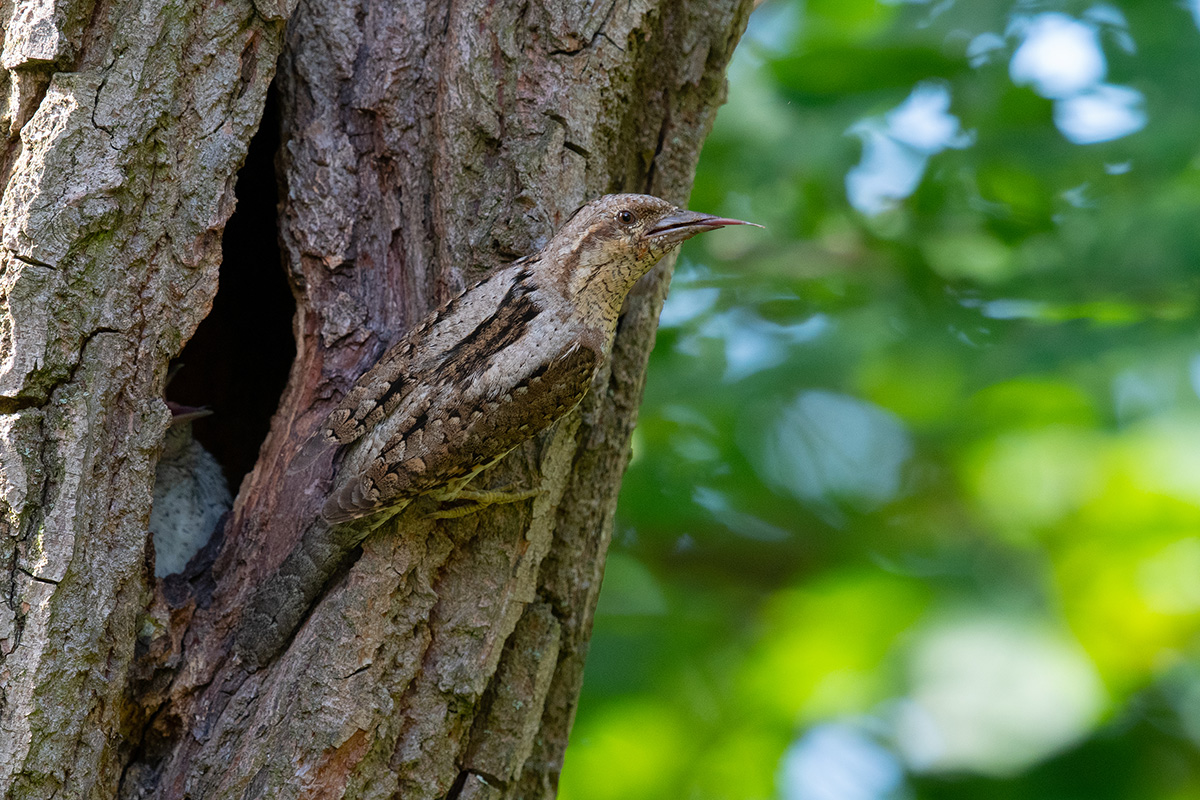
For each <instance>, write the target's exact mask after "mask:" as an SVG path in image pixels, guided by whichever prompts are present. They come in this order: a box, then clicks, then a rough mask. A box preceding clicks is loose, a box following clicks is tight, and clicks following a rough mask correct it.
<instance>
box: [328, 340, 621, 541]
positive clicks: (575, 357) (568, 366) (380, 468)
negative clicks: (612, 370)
mask: <svg viewBox="0 0 1200 800" xmlns="http://www.w3.org/2000/svg"><path fill="white" fill-rule="evenodd" d="M492 335H497V332H496V331H493V333H492ZM473 357H474V351H471V350H465V349H464V350H461V351H459V352H458V353H457V354H456V357H455V359H454V360H453V361H448V362H447V364H446V368H447V371H448V372H450V373H451V374H453V373H454V372H456V371H458V370H461V369H462V368H463V367H464V366H466V365H467V362H469V361H470V360H471V359H472V358H473ZM601 358H602V354H601V353H600V352H599V351H598V350H596V349H593V348H591V347H587V346H584V345H580V344H578V343H571V344H569V345H567V346H565V347H563V348H562V349H561V351H560V352H559V353H558V354H557V355H555V356H554V357H552V358H550V359H549V360H542V359H538V360H537V361H536V362H535V361H533V360H530V361H528V362H527V364H528V368H527V369H523V370H521V373H520V374H514V375H512V376H511V378H510V379H509V380H508V381H507V382H506V385H505V386H504V387H503V388H492V389H489V388H488V387H487V386H483V387H478V386H473V385H471V384H470V383H468V384H467V385H464V384H462V383H454V384H446V385H444V389H445V390H444V391H441V392H439V393H437V394H435V395H431V396H430V397H428V398H427V399H424V400H423V401H422V402H420V403H417V404H414V405H413V406H412V408H410V409H406V413H405V418H404V420H403V421H401V422H400V424H399V426H398V427H397V428H396V430H395V432H394V434H393V435H392V436H391V438H390V439H389V440H388V441H387V443H386V444H384V445H383V447H382V448H380V450H379V451H378V453H377V454H375V455H374V457H372V458H371V459H370V461H369V462H368V463H367V464H366V465H365V469H363V470H362V472H360V473H357V474H354V475H348V476H346V479H345V480H342V481H339V487H338V489H336V490H335V491H334V492H333V494H332V495H331V496H330V498H329V501H328V502H327V503H326V505H325V509H324V512H323V513H324V516H325V519H326V520H328V521H329V522H335V523H336V522H344V521H347V520H351V519H354V518H356V517H362V516H366V515H367V514H371V513H373V512H375V511H377V510H379V509H381V508H384V507H387V506H390V505H398V504H399V503H400V502H401V501H403V500H406V499H411V498H413V497H416V496H417V495H420V494H423V493H425V492H428V491H431V490H433V489H436V488H438V487H440V486H445V485H447V484H449V483H451V482H453V481H455V480H458V479H462V478H466V477H467V476H469V475H471V474H472V473H474V472H475V471H477V470H478V469H480V468H482V467H485V466H487V465H489V464H491V463H493V462H494V461H496V460H498V459H499V458H501V457H502V456H504V455H505V454H506V453H508V452H509V451H510V450H512V449H513V448H514V447H516V446H517V445H519V444H520V443H521V442H523V441H525V440H527V439H530V438H532V437H533V436H534V435H536V434H537V433H539V432H540V431H542V430H545V429H546V428H548V427H549V426H550V425H551V424H552V423H553V422H555V421H556V420H557V419H558V418H559V417H561V416H563V415H564V414H566V413H567V412H568V411H570V410H571V409H572V408H574V407H575V406H576V405H577V404H578V403H579V401H580V400H581V399H582V398H583V396H584V395H585V394H586V393H587V390H588V387H589V386H590V385H591V382H592V378H593V376H594V375H595V373H596V368H597V367H598V366H599V364H600V360H601Z"/></svg>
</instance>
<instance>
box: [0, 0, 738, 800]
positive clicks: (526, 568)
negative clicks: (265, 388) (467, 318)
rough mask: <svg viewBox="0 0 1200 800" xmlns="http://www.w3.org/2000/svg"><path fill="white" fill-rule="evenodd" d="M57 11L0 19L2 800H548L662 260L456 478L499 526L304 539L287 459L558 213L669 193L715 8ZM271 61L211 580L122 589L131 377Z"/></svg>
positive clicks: (705, 68) (152, 424)
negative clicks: (278, 387) (274, 285)
mask: <svg viewBox="0 0 1200 800" xmlns="http://www.w3.org/2000/svg"><path fill="white" fill-rule="evenodd" d="M85 5H86V4H84V3H81V2H79V0H76V2H73V3H62V4H60V5H52V4H49V3H47V4H44V6H45V8H44V10H36V11H34V10H30V8H32V6H31V7H30V8H25V7H21V8H15V7H12V6H9V5H7V4H0V19H7V20H8V23H7V25H8V27H7V28H6V39H5V47H4V52H3V66H4V67H5V69H6V70H7V72H6V73H5V78H4V79H5V80H7V81H8V86H9V104H8V107H7V109H8V110H7V115H6V116H4V117H3V119H0V123H3V124H4V125H6V126H7V130H8V131H9V132H10V139H9V141H8V148H7V150H6V159H5V161H4V169H5V174H4V176H5V177H6V178H7V181H6V185H5V191H4V195H3V201H2V205H0V213H3V219H4V223H5V227H4V231H3V252H2V253H0V259H2V260H0V270H3V272H2V273H0V412H4V413H3V415H2V416H0V481H2V482H0V503H2V504H3V508H0V512H3V513H2V517H3V519H2V521H0V527H2V528H3V532H4V534H5V535H4V536H3V537H2V538H0V556H3V563H4V564H5V566H6V570H5V572H4V573H3V575H0V580H3V581H4V587H3V588H4V602H2V603H0V659H2V660H0V789H3V790H6V791H5V793H4V794H3V796H4V797H8V798H18V797H19V798H26V797H29V798H33V797H36V798H42V797H46V798H50V797H72V798H74V797H95V798H113V797H116V796H118V795H120V796H123V797H157V798H182V797H194V798H201V797H202V798H226V797H229V798H242V797H246V798H249V797H268V796H269V797H330V798H334V797H354V798H370V797H381V798H382V797H395V796H403V797H429V798H435V797H447V796H456V797H487V798H499V797H552V796H553V794H554V791H555V787H556V784H557V776H558V773H559V770H560V769H561V766H562V759H563V753H564V750H565V747H566V739H567V733H568V731H569V729H570V725H571V720H572V717H573V714H574V708H575V702H576V698H577V696H578V691H579V686H580V682H581V680H582V672H583V662H584V658H585V656H586V649H587V641H588V637H589V634H590V628H591V614H592V610H593V608H594V605H595V600H596V595H597V592H598V591H599V586H600V578H601V575H602V571H603V561H604V553H605V550H606V548H607V544H608V540H609V535H610V526H611V518H612V512H613V509H614V507H615V503H616V494H617V489H618V487H619V482H620V476H621V473H622V471H623V469H624V466H625V461H626V458H627V452H628V443H629V436H630V433H631V431H632V427H633V424H634V421H635V418H636V409H637V405H638V402H639V400H640V396H641V389H642V381H643V375H644V371H645V363H646V357H647V355H648V352H649V349H650V346H651V344H652V341H653V334H654V327H655V321H656V319H657V315H658V310H659V308H660V306H661V301H662V298H663V296H664V294H665V290H666V284H667V281H668V276H669V267H668V266H667V265H663V266H662V267H660V268H659V269H657V270H656V271H655V272H654V273H653V274H652V275H650V276H648V278H647V280H645V281H644V282H643V283H642V284H641V285H640V286H639V287H638V289H637V290H635V293H634V295H632V296H631V298H630V301H629V303H628V305H627V308H626V312H625V314H624V316H623V318H622V323H621V327H620V330H619V332H618V338H617V342H616V346H615V348H614V356H613V361H612V364H611V368H610V369H607V370H605V371H604V373H603V374H602V376H601V377H600V379H599V380H598V381H597V383H596V385H595V386H594V387H593V390H592V392H591V393H590V394H589V396H588V397H587V399H585V401H584V404H583V405H582V406H581V408H580V409H579V410H578V411H577V412H576V413H574V414H572V415H571V416H570V417H568V418H567V419H564V420H563V421H561V422H560V423H559V425H558V426H557V428H556V429H555V430H554V431H553V432H552V433H551V434H550V435H548V436H545V437H542V438H541V439H539V440H538V441H536V442H531V443H529V445H528V446H526V447H524V448H521V449H519V450H518V451H517V452H515V453H514V454H512V455H511V456H510V457H509V458H507V459H506V460H505V461H504V462H503V463H502V464H501V465H499V466H498V467H497V468H496V469H495V470H493V471H492V472H491V473H490V474H489V475H487V476H485V478H486V479H487V480H488V481H489V482H491V483H492V484H493V485H496V486H500V485H504V484H521V485H530V484H535V485H540V486H542V487H543V488H544V489H546V490H547V491H546V492H545V494H543V495H542V496H541V497H539V498H538V499H537V500H536V501H535V502H533V503H532V504H520V505H518V506H515V507H504V508H498V509H495V510H490V511H488V512H485V513H481V514H478V515H475V516H473V517H468V518H465V519H462V520H437V521H431V520H428V519H425V518H424V517H423V516H422V513H421V512H422V507H421V506H420V505H417V506H414V507H412V509H411V510H410V511H406V512H405V513H404V514H402V515H400V516H398V517H396V518H394V519H393V520H391V521H389V522H387V523H386V524H385V525H383V526H382V527H380V528H379V529H378V530H375V531H373V532H368V531H366V530H365V529H363V528H359V529H355V528H354V527H344V528H340V529H337V530H336V531H332V532H331V531H329V530H328V529H327V528H324V527H323V526H321V525H319V524H317V523H315V522H314V521H313V520H314V515H315V511H316V509H318V508H319V506H320V503H321V500H322V497H323V493H324V492H325V490H326V489H327V488H328V484H329V478H330V472H331V466H330V461H329V458H328V457H325V458H323V459H318V460H317V461H316V462H314V463H313V464H311V465H310V464H305V465H304V466H300V465H299V464H300V462H298V461H297V459H296V455H297V453H298V452H299V450H300V449H301V447H302V445H303V444H304V442H305V441H306V439H307V438H308V436H309V435H311V433H312V432H313V431H314V430H315V428H316V426H317V425H318V424H319V423H320V421H321V419H322V416H323V412H324V411H326V410H327V409H328V408H329V406H330V404H331V402H333V401H334V400H336V398H337V397H339V396H340V395H341V393H343V392H344V391H345V389H346V388H347V386H348V385H349V383H350V382H351V381H352V380H353V379H354V377H355V376H357V375H358V374H359V373H360V372H362V371H363V370H364V369H366V367H368V366H369V365H370V363H371V362H372V360H373V359H374V358H376V357H377V356H378V354H379V353H380V352H381V351H382V350H383V348H384V347H386V345H388V344H389V343H391V342H392V341H394V340H395V339H396V338H398V336H400V335H401V334H402V333H403V332H404V331H405V330H406V328H407V327H408V326H410V325H411V324H413V323H414V322H415V321H416V320H418V319H419V318H420V316H421V315H422V314H423V313H424V312H426V311H427V310H429V309H430V308H432V307H433V306H435V305H436V304H437V303H438V302H439V301H440V300H442V299H445V298H446V297H448V296H449V295H450V294H452V293H453V292H454V291H456V290H457V289H458V288H460V287H461V286H463V285H465V284H466V283H468V282H470V281H473V280H475V279H476V278H478V277H480V276H482V275H483V274H485V273H486V271H487V270H489V269H491V268H494V267H495V266H496V265H498V264H500V263H502V262H504V261H506V260H509V259H511V258H513V257H515V256H518V255H521V254H524V253H527V252H530V251H531V250H533V249H536V247H537V246H538V245H539V244H540V243H541V242H542V241H544V239H545V238H546V237H547V236H548V235H549V234H550V233H551V232H552V231H553V230H554V228H555V227H556V226H557V225H558V224H559V223H560V222H561V221H562V220H563V219H564V218H565V216H566V215H567V214H569V213H570V211H571V210H572V209H574V208H575V207H576V206H577V205H578V204H579V203H581V202H582V201H583V200H585V199H587V198H590V197H592V196H595V195H598V194H602V193H605V192H610V191H646V192H650V193H653V194H658V195H660V196H663V197H666V198H669V199H672V200H675V201H678V202H683V201H685V200H686V198H687V194H688V190H689V186H690V181H691V176H692V174H693V171H694V168H695V162H696V159H697V156H698V153H699V148H700V144H701V142H702V140H703V138H704V136H705V134H706V133H707V131H708V128H709V126H710V125H711V121H712V118H713V115H714V113H715V110H716V107H717V105H718V104H719V102H720V100H721V99H722V94H723V87H724V79H723V73H724V68H725V65H726V63H727V61H728V58H729V56H730V55H731V52H732V49H733V46H734V43H735V42H736V39H737V36H738V35H739V34H740V32H741V29H742V26H743V24H744V22H745V17H746V15H747V14H748V12H749V3H747V2H743V1H742V0H708V2H704V3H684V2H681V1H680V0H675V1H674V2H672V1H671V0H658V1H656V0H642V1H641V2H638V1H637V0H635V1H634V2H630V3H628V4H622V3H605V2H602V3H599V4H576V3H556V2H553V0H551V2H543V3H527V2H518V1H517V0H494V2H490V3H489V2H486V1H485V0H465V1H464V0H459V1H458V2H433V3H428V4H417V3H404V4H393V3H383V2H368V0H360V2H357V3H356V2H347V0H311V1H310V2H306V3H304V4H302V5H301V7H299V8H298V9H297V10H296V11H295V13H294V14H293V16H292V19H291V20H290V22H289V23H288V25H287V29H286V32H284V30H283V25H282V23H281V21H280V20H281V19H282V18H283V17H284V16H285V15H286V14H287V12H288V9H287V8H286V7H283V6H282V5H271V4H268V3H266V2H260V3H259V4H258V5H257V8H255V7H253V6H251V5H250V3H249V2H241V3H239V2H236V0H235V1H234V2H226V3H223V4H208V3H201V2H186V0H180V2H177V3H176V4H173V5H172V4H166V3H162V2H156V0H142V2H140V3H139V2H137V0H133V2H129V3H121V2H120V0H112V1H111V2H103V0H102V2H100V3H99V4H97V5H96V6H95V7H90V6H88V7H84V6H85ZM37 13H42V14H43V15H44V16H45V18H46V20H49V22H47V23H46V24H42V25H41V27H37V25H35V23H37V20H34V21H33V22H31V21H30V20H29V17H30V15H31V14H37ZM38 24H41V23H38ZM22 26H24V27H25V28H30V29H33V28H37V30H39V31H42V32H43V33H44V32H45V31H55V32H57V33H56V36H52V37H50V38H51V39H53V41H52V42H49V43H47V41H46V40H45V36H44V35H43V34H38V36H41V37H42V38H38V36H32V35H31V36H30V37H26V39H27V40H28V41H30V42H34V44H30V45H29V46H28V47H27V48H26V50H27V52H26V51H21V50H20V42H22V41H25V39H21V38H20V37H21V35H20V33H19V31H21V30H23V27H22ZM47 26H49V27H47ZM14 31H16V32H17V33H14ZM10 43H15V44H13V45H12V47H10ZM35 45H36V46H35ZM52 45H53V46H52ZM281 47H282V52H283V58H282V60H281V61H280V65H279V75H278V86H279V97H280V112H281V114H280V116H281V119H282V145H281V148H280V150H279V154H278V158H277V166H278V170H279V179H280V184H281V194H280V197H281V203H280V235H281V240H282V242H283V249H284V261H285V266H286V269H287V270H288V273H289V276H290V279H291V281H292V284H293V288H294V292H295V295H296V299H297V318H296V323H295V334H296V351H297V352H296V359H295V362H294V364H293V366H292V372H291V376H290V380H289V383H288V387H287V389H286V391H285V392H284V395H283V397H282V398H281V400H280V404H279V408H278V411H277V413H276V415H275V418H274V420H273V422H272V427H271V432H270V434H269V435H268V437H267V440H266V442H265V443H264V444H263V446H262V449H261V451H260V454H259V459H258V462H257V464H256V466H255V468H254V470H253V471H252V472H251V473H250V475H248V476H247V478H246V480H245V481H244V482H243V483H242V486H241V489H240V491H239V493H238V497H237V500H236V502H235V506H234V510H233V512H232V513H231V515H230V517H229V519H228V520H227V522H226V524H225V526H224V529H223V537H221V538H220V539H219V540H218V541H217V542H215V543H214V545H213V546H212V548H211V549H212V551H213V557H214V558H215V560H213V559H210V561H211V568H210V569H208V568H206V569H203V570H200V569H193V570H192V571H191V573H190V574H189V580H184V579H179V578H173V579H170V580H168V581H165V582H159V583H158V584H157V585H156V584H155V582H154V579H153V577H152V572H151V571H149V570H148V569H147V566H146V551H147V546H146V534H145V525H146V519H147V516H148V513H149V503H150V493H151V482H152V480H153V475H154V460H155V458H156V454H157V448H158V445H159V442H160V440H161V436H162V433H163V431H164V429H165V426H166V421H167V414H166V410H165V407H164V405H163V402H162V400H161V394H162V390H163V387H162V381H163V377H164V375H165V370H166V365H167V361H168V360H169V359H170V358H172V357H173V356H175V355H177V354H178V352H179V349H180V348H181V346H182V344H183V343H184V341H186V339H187V338H188V337H189V336H190V335H191V333H192V332H193V331H194V330H195V327H196V325H197V324H198V323H199V321H200V319H201V318H202V317H203V315H204V314H205V313H206V311H207V309H208V307H209V305H210V303H211V300H212V296H213V293H214V291H215V288H216V278H217V269H218V264H217V260H218V255H217V253H218V252H219V251H218V247H219V235H220V230H221V228H222V226H223V224H224V222H225V220H226V219H227V217H228V215H229V213H230V211H231V205H232V203H231V192H232V180H233V175H234V171H235V169H236V167H237V166H238V164H239V163H240V161H241V159H242V158H243V157H244V155H245V151H246V146H247V142H248V140H249V137H250V135H251V134H252V132H253V129H254V127H255V125H256V124H257V120H258V118H259V115H260V113H261V110H262V104H263V98H264V95H265V91H266V86H267V83H268V82H269V80H270V78H271V74H272V67H273V62H274V59H275V56H276V54H277V53H279V52H280V48H281ZM39 48H40V49H39Z"/></svg>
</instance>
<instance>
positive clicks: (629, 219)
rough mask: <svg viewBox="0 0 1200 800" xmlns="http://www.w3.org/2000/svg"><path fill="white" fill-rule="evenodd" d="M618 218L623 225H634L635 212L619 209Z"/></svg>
mask: <svg viewBox="0 0 1200 800" xmlns="http://www.w3.org/2000/svg"><path fill="white" fill-rule="evenodd" d="M617 219H618V220H620V221H621V224H622V225H632V224H633V212H632V211H618V212H617Z"/></svg>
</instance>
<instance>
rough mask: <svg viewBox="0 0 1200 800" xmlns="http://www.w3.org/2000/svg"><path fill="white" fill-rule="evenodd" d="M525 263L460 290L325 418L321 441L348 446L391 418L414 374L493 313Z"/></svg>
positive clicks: (433, 362)
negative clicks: (382, 421) (385, 419)
mask: <svg viewBox="0 0 1200 800" xmlns="http://www.w3.org/2000/svg"><path fill="white" fill-rule="evenodd" d="M529 261H530V259H528V258H524V259H520V260H519V261H514V262H513V263H512V264H510V265H508V266H507V267H505V268H504V269H501V270H498V271H497V272H495V273H493V274H492V275H491V276H489V277H487V278H485V279H484V280H482V281H480V282H479V283H477V284H475V285H473V286H471V287H470V288H468V289H466V290H464V291H463V292H462V293H460V294H459V295H458V296H457V297H455V298H454V299H453V300H450V301H449V302H447V303H446V304H444V305H443V306H442V307H441V308H439V309H438V310H437V311H435V312H433V313H432V314H430V315H429V316H428V317H426V318H425V319H424V320H423V321H422V322H421V324H420V325H418V326H417V327H416V328H414V329H412V330H411V331H409V332H408V334H406V335H405V337H404V338H403V339H401V340H400V341H399V342H397V343H396V344H394V345H393V346H392V347H391V348H389V349H388V350H387V352H385V353H384V354H383V356H382V357H381V358H380V359H379V361H378V362H377V363H376V364H375V366H373V367H371V369H369V370H367V371H366V372H365V373H363V375H362V376H361V377H360V378H359V379H358V380H357V381H355V382H354V385H353V386H352V387H351V388H350V391H349V392H347V393H346V396H345V397H343V398H342V400H341V402H339V403H338V404H337V407H336V408H334V409H333V411H331V412H330V413H329V416H328V418H327V419H326V420H325V425H324V426H323V427H322V429H321V433H322V438H323V439H324V440H325V441H326V442H327V443H329V444H336V445H343V446H344V445H347V444H350V443H351V442H353V441H355V440H357V439H360V438H362V436H363V435H365V434H366V433H367V432H368V431H370V430H371V429H372V428H374V427H375V425H377V424H378V423H379V421H380V420H381V419H383V418H384V417H386V416H387V415H388V414H391V413H392V412H393V411H394V410H395V409H396V408H397V407H398V406H399V404H400V402H401V401H402V400H403V399H404V398H405V396H407V394H408V393H409V392H411V391H412V389H413V387H414V386H415V384H416V376H417V375H421V374H423V373H425V372H426V371H427V370H428V368H430V367H431V366H433V365H436V364H437V363H438V362H440V361H442V360H444V359H446V358H447V357H448V353H449V351H450V350H452V349H453V348H454V347H455V346H456V345H457V344H459V343H460V342H461V341H462V340H463V337H464V335H466V334H468V333H469V332H470V331H471V330H473V329H475V328H476V327H477V326H478V325H479V324H481V323H482V322H483V321H485V320H486V319H488V318H489V317H491V316H492V315H494V314H495V313H496V309H497V306H498V305H499V304H500V303H501V302H502V301H503V300H504V298H505V297H506V295H507V293H508V291H509V289H510V288H511V286H512V284H513V283H514V282H519V280H520V278H521V275H522V274H526V273H525V269H526V267H527V266H528V265H529Z"/></svg>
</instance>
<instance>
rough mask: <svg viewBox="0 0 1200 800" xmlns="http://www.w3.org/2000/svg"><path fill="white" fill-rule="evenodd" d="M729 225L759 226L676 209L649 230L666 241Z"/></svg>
mask: <svg viewBox="0 0 1200 800" xmlns="http://www.w3.org/2000/svg"><path fill="white" fill-rule="evenodd" d="M729 225H753V226H754V227H756V228H761V227H762V225H759V224H758V223H756V222H746V221H745V220H740V219H729V218H727V217H714V216H713V215H712V214H701V213H700V212H698V211H676V212H673V213H671V214H668V215H667V216H665V217H663V218H662V219H660V220H659V221H658V222H657V223H655V225H654V227H653V228H651V229H650V230H649V233H650V235H651V236H653V237H655V238H656V239H659V240H663V241H667V242H682V241H683V240H684V239H690V238H692V237H693V236H695V235H696V234H697V233H704V232H705V231H714V230H716V229H717V228H724V227H727V226H729Z"/></svg>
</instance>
